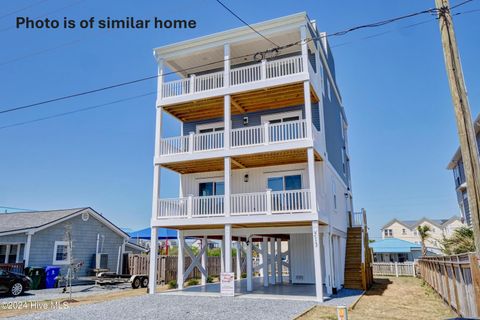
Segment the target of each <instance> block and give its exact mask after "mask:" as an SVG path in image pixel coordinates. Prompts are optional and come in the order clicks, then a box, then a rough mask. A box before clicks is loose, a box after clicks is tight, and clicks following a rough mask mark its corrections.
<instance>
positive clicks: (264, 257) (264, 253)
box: [262, 238, 268, 287]
mask: <svg viewBox="0 0 480 320" xmlns="http://www.w3.org/2000/svg"><path fill="white" fill-rule="evenodd" d="M267 239H268V238H263V241H262V261H263V266H262V270H263V271H262V272H263V286H264V287H268V241H267Z"/></svg>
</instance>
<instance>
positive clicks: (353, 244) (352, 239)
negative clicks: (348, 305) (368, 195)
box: [344, 210, 373, 290]
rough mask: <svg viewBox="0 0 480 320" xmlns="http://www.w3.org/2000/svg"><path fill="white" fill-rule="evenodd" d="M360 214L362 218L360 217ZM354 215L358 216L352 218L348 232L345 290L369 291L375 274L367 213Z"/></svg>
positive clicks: (363, 211)
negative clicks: (369, 243)
mask: <svg viewBox="0 0 480 320" xmlns="http://www.w3.org/2000/svg"><path fill="white" fill-rule="evenodd" d="M360 214H361V218H359V217H358V215H360ZM354 215H357V216H356V217H355V218H351V220H350V226H351V227H350V228H348V230H347V247H346V253H345V277H344V288H348V289H359V290H367V289H368V288H370V286H371V284H372V283H373V273H372V266H371V262H372V261H371V253H370V248H369V246H368V228H367V219H366V213H365V210H362V212H361V213H354ZM362 246H363V250H362ZM362 254H363V255H364V257H362Z"/></svg>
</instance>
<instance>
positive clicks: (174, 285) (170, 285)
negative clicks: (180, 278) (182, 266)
mask: <svg viewBox="0 0 480 320" xmlns="http://www.w3.org/2000/svg"><path fill="white" fill-rule="evenodd" d="M176 288H177V280H170V281H169V282H168V289H176Z"/></svg>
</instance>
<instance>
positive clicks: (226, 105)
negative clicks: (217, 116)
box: [223, 94, 232, 150]
mask: <svg viewBox="0 0 480 320" xmlns="http://www.w3.org/2000/svg"><path fill="white" fill-rule="evenodd" d="M231 102H232V97H231V96H230V95H229V94H227V95H225V96H224V97H223V115H224V117H223V127H224V129H223V134H224V138H223V145H224V148H225V150H228V149H230V137H231V135H232V130H231V129H232V128H231V127H232V116H231V114H232V112H231Z"/></svg>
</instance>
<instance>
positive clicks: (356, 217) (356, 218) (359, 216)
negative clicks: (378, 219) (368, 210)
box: [351, 212, 363, 227]
mask: <svg viewBox="0 0 480 320" xmlns="http://www.w3.org/2000/svg"><path fill="white" fill-rule="evenodd" d="M351 215H352V227H363V212H352V213H351Z"/></svg>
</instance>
